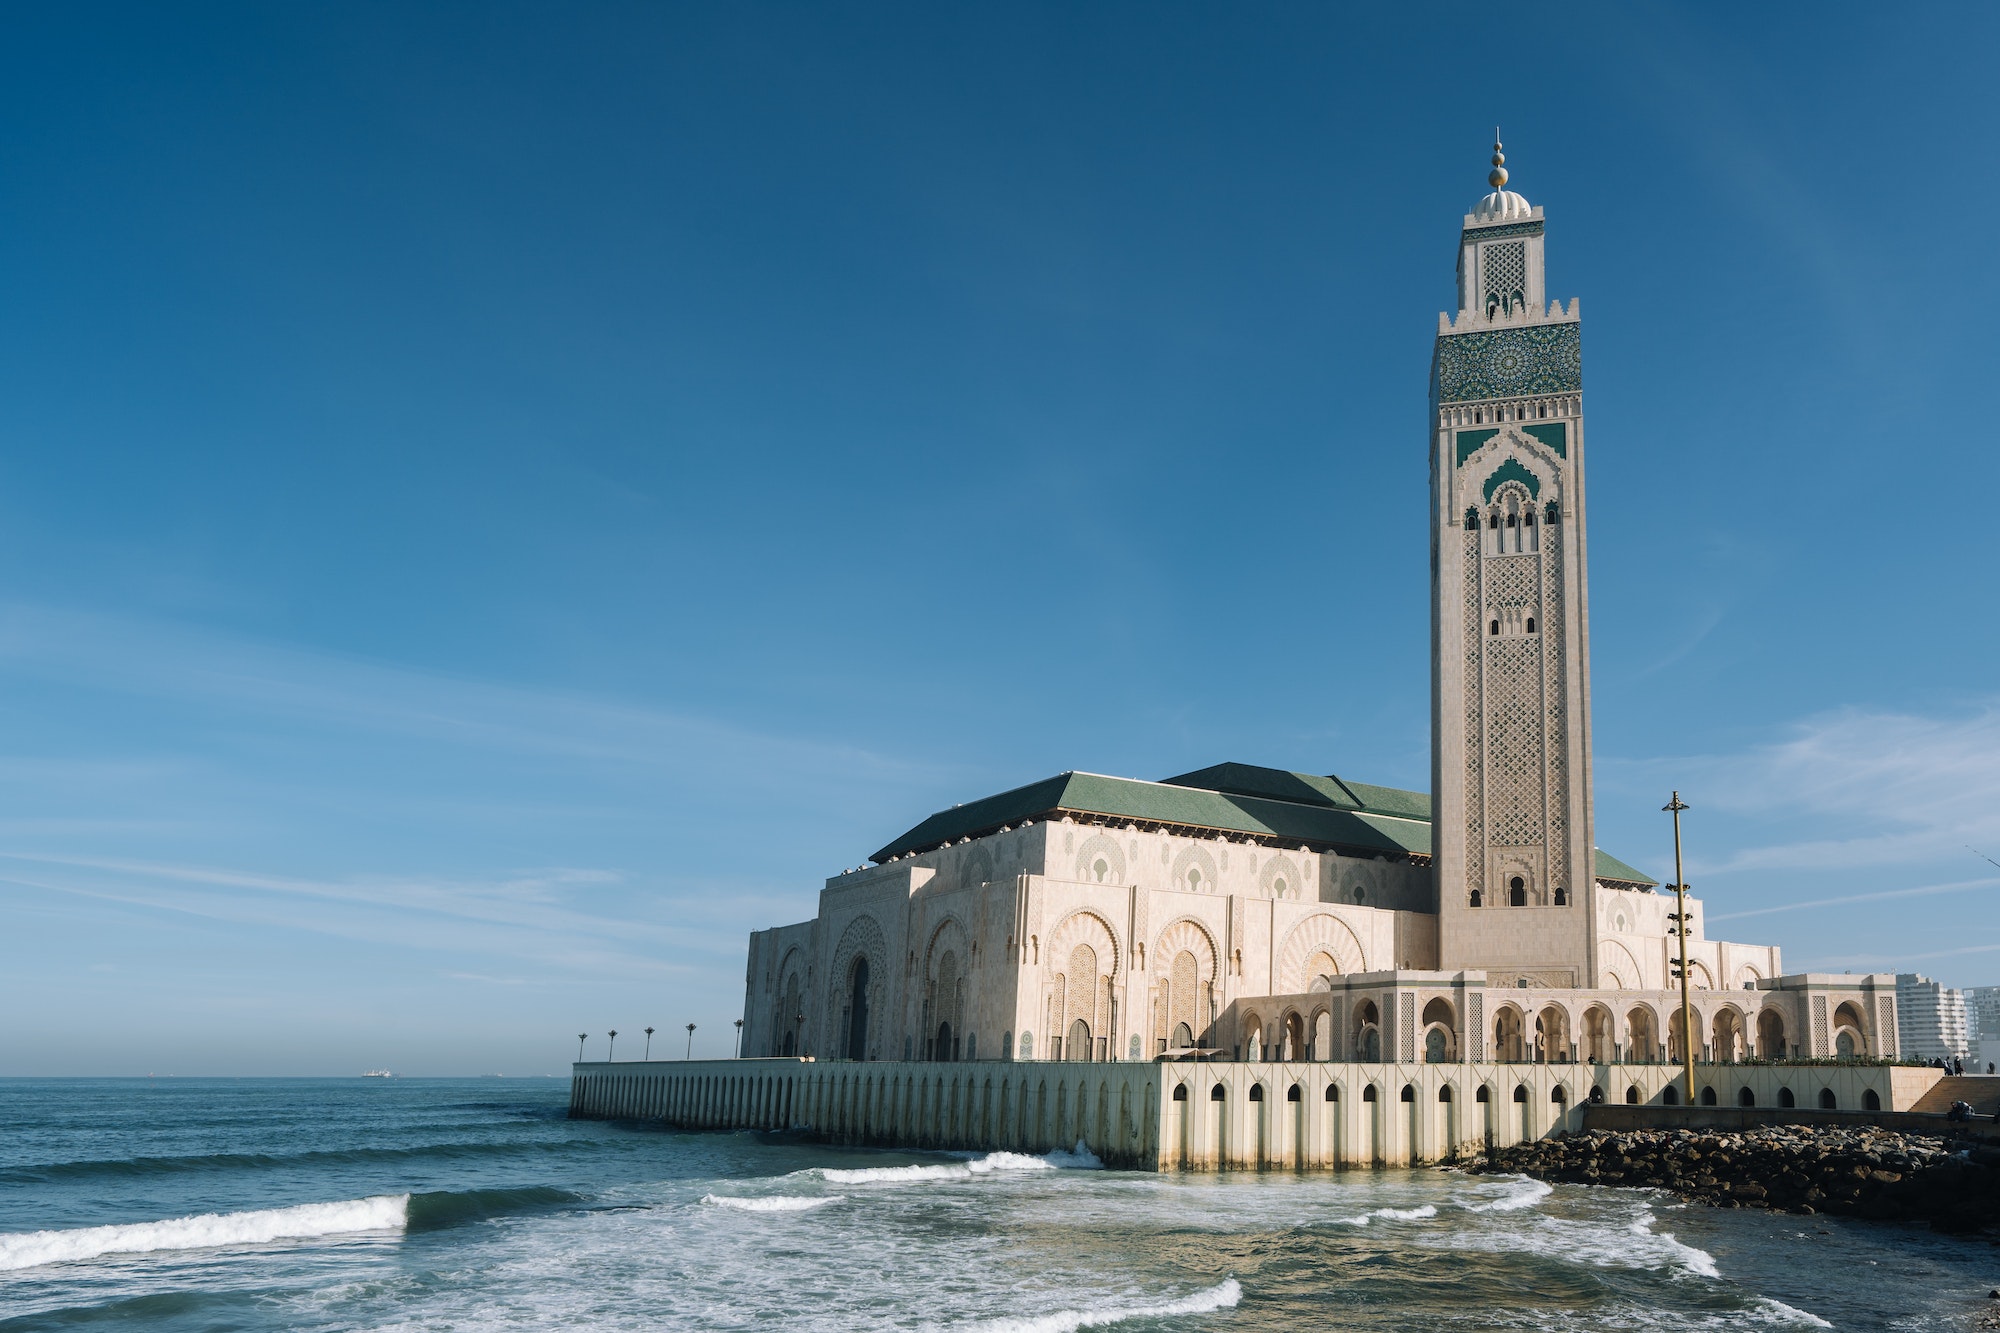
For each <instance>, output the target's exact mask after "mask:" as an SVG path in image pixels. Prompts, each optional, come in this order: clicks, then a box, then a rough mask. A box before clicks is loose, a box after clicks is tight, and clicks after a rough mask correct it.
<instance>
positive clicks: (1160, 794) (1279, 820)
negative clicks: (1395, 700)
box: [871, 773, 1409, 862]
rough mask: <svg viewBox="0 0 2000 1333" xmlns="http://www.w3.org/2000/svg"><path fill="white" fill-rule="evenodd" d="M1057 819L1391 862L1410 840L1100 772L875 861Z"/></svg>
mask: <svg viewBox="0 0 2000 1333" xmlns="http://www.w3.org/2000/svg"><path fill="white" fill-rule="evenodd" d="M1057 814H1072V815H1077V816H1079V817H1087V816H1091V815H1101V816H1103V817H1105V818H1107V819H1130V820H1135V821H1136V820H1144V821H1147V822H1149V823H1157V824H1180V825H1183V826H1186V827H1191V828H1208V829H1215V830H1217V831H1219V832H1224V833H1254V834H1261V835H1264V836H1267V837H1275V838H1283V839H1286V840H1287V841H1291V840H1293V839H1296V840H1298V841H1299V842H1304V843H1318V844H1320V845H1321V846H1326V847H1345V848H1350V849H1352V850H1355V851H1361V852H1370V853H1373V852H1380V853H1383V854H1385V855H1390V856H1394V855H1396V854H1398V853H1402V852H1407V851H1408V850H1409V848H1408V846H1407V843H1406V840H1404V839H1398V838H1395V837H1391V836H1390V835H1388V834H1387V833H1385V832H1383V831H1382V829H1381V828H1379V827H1378V826H1377V823H1376V821H1373V820H1369V819H1367V818H1365V817H1363V816H1362V815H1359V814H1357V813H1355V812H1354V811H1353V810H1351V809H1348V810H1342V809H1336V808H1334V807H1333V806H1331V805H1325V804H1317V803H1315V804H1310V805H1308V804H1305V803H1303V802H1298V801H1277V800H1268V799H1265V798H1263V797H1257V796H1243V795H1237V794H1235V793H1231V792H1221V791H1212V790H1208V789H1206V788H1201V787H1185V786H1180V785H1178V784H1174V783H1167V782H1139V781H1136V780H1134V779H1132V778H1109V777H1104V776H1101V775H1100V774H1096V773H1061V774H1058V775H1057V776H1055V777H1052V778H1047V779H1044V780H1043V781H1041V782H1033V783H1030V784H1028V785H1027V786H1025V787H1016V788H1015V789H1014V790H1012V791H1006V792H1001V793H1000V794H999V795H998V796H989V797H987V798H986V799H984V800H981V801H973V802H972V803H970V804H969V805H957V806H953V807H952V808H951V809H949V810H940V811H938V813H936V814H934V815H932V816H931V817H930V818H929V819H926V820H925V821H924V822H923V823H921V824H919V825H917V826H916V827H915V828H913V829H911V830H910V831H909V832H908V833H905V834H904V835H903V836H902V837H900V838H898V839H896V840H895V841H894V842H892V843H890V844H889V845H888V846H887V847H884V848H883V849H882V850H881V851H879V852H877V853H875V855H874V856H873V857H872V858H871V859H872V860H875V861H878V862H879V861H886V860H888V859H889V858H890V857H893V856H900V855H902V854H903V853H904V852H911V851H917V850H919V849H922V848H926V847H935V846H937V845H938V844H940V843H945V842H956V841H957V840H958V839H960V838H963V837H975V836H978V835H980V834H984V833H988V832H991V831H992V830H994V829H997V828H999V827H1000V826H1001V825H1002V824H1018V823H1020V822H1021V821H1022V820H1025V819H1033V818H1037V817H1042V816H1049V815H1057Z"/></svg>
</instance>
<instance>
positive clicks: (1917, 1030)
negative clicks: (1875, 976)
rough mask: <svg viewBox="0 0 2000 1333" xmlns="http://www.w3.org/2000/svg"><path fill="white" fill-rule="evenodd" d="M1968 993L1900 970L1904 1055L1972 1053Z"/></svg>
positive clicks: (1899, 1006) (1898, 988)
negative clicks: (1968, 1021) (1967, 1018)
mask: <svg viewBox="0 0 2000 1333" xmlns="http://www.w3.org/2000/svg"><path fill="white" fill-rule="evenodd" d="M1965 999H1966V995H1965V992H1964V991H1962V990H1954V989H1952V988H1951V987H1950V986H1946V985H1943V984H1941V983H1939V982H1935V981H1932V980H1931V979H1930V978H1929V977H1925V976H1919V975H1918V974H1917V973H1915V972H1899V973H1897V974H1896V1036H1897V1040H1898V1042H1899V1044H1900V1045H1901V1046H1902V1048H1903V1054H1904V1055H1914V1056H1916V1057H1917V1058H1918V1059H1919V1060H1931V1059H1935V1058H1937V1057H1938V1056H1947V1057H1949V1056H1957V1057H1959V1058H1961V1059H1963V1058H1965V1057H1966V1056H1968V1055H1970V1054H1971V1048H1970V1043H1969V1042H1968V1041H1967V1036H1968V1033H1967V1030H1966V1003H1965Z"/></svg>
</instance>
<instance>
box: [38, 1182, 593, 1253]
mask: <svg viewBox="0 0 2000 1333" xmlns="http://www.w3.org/2000/svg"><path fill="white" fill-rule="evenodd" d="M579 1201H580V1200H579V1197H578V1196H577V1195H574V1194H571V1193H570V1192H569V1191H567V1190H559V1189H551V1188H549V1187H548V1186H545V1185H530V1186H527V1187H525V1188H522V1189H491V1190H438V1191H435V1192H432V1193H428V1194H376V1195H371V1196H369V1197H368V1198H365V1199H344V1200H342V1201H340V1202H339V1203H302V1204H296V1205H294V1206H292V1207H290V1208H258V1209H254V1210H252V1211H249V1212H242V1213H201V1214H199V1215H197V1216H194V1217H170V1218H167V1219H166V1220H165V1221H160V1222H126V1223H121V1224H119V1225H116V1226H103V1227H70V1228H67V1229H61V1230H55V1231H14V1232H6V1233H0V1272H5V1271H8V1270H12V1269H20V1268H39V1267H40V1266H42V1265H43V1264H62V1263H74V1262H76V1261H78V1260H81V1259H95V1258H98V1257H100V1256H102V1255H107V1254H150V1253H152V1252H153V1251H155V1250H200V1249H214V1248H217V1247H220V1246H225V1245H262V1244H265V1243H267V1242H269V1241H274V1240H314V1239H317V1238H318V1237H321V1236H340V1235H346V1234H349V1233H352V1232H361V1231H405V1230H407V1231H441V1230H443V1229H445V1228H446V1227H455V1226H461V1225H463V1224H465V1223H467V1222H478V1221H483V1220H484V1219H486V1218H489V1217H500V1216H503V1215H505V1214H508V1213H522V1212H533V1211H536V1210H539V1209H544V1208H558V1207H561V1206H563V1205H564V1204H571V1203H577V1202H579Z"/></svg>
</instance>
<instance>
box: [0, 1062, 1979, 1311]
mask: <svg viewBox="0 0 2000 1333" xmlns="http://www.w3.org/2000/svg"><path fill="white" fill-rule="evenodd" d="M568 1095H569V1090H568V1084H567V1082H566V1081H563V1080H557V1079H519V1080H516V1079H504V1080H503V1079H389V1080H379V1079H378V1080H364V1079H323V1080H321V1079H164V1078H163V1079H157V1080H147V1079H104V1080H79V1079H49V1080H33V1079H13V1080H0V1333H26V1330H39V1329H64V1330H76V1329H90V1328H94V1327H100V1326H102V1327H116V1328H120V1329H138V1330H168V1331H174V1330H190V1331H192V1330H245V1331H256V1330H287V1331H288V1333H290V1331H293V1330H362V1329H366V1330H405V1329H407V1330H418V1329H422V1330H456V1331H460V1333H471V1331H473V1330H496V1331H498V1330H530V1329H564V1330H574V1329H591V1330H623V1329H635V1330H636V1329H646V1330H678V1329H737V1328H752V1327H756V1328H771V1327H783V1328H787V1329H801V1330H817V1329H876V1328H894V1329H924V1330H928V1329H937V1330H947V1329H948V1330H987V1331H998V1330H1019V1331H1020V1333H1064V1331H1065V1330H1071V1329H1083V1328H1117V1329H1120V1330H1128V1331H1129V1333H1143V1331H1145V1330H1166V1329H1172V1330H1177V1331H1180V1330H1185V1331H1187V1333H1194V1331H1196V1330H1206V1329H1230V1330H1249V1329H1304V1328H1312V1329H1321V1330H1391V1329H1394V1330H1435V1329H1450V1330H1459V1329H1465V1330H1471V1329H1562V1330H1598V1329H1603V1330H1654V1329H1661V1330H1674V1329H1718V1330H1721V1329H1812V1328H1839V1329H1857V1330H1859V1329H1898V1330H1921V1329H1940V1330H1942V1329H1960V1328H1964V1327H1966V1326H1967V1319H1968V1314H1969V1312H1971V1311H1973V1310H1975V1309H1980V1308H1994V1307H2000V1302H1989V1301H1987V1300H1986V1299H1985V1294H1986V1292H1987V1290H1988V1289H1989V1288H1990V1287H1992V1286H1993V1285H1994V1282H1995V1280H1996V1279H2000V1249H1996V1248H1995V1247H1993V1246H1992V1245H1990V1244H1988V1243H1985V1242H1981V1241H1967V1240H1963V1239H1953V1238H1948V1237H1939V1236H1933V1235H1931V1234H1930V1233H1928V1232H1925V1231H1920V1230H1915V1229H1911V1228H1906V1227H1898V1226H1884V1225H1874V1224H1865V1223H1858V1222H1847V1221H1839V1220H1835V1219H1830V1218H1824V1217H1792V1216H1774V1215H1770V1214H1766V1213H1760V1212H1750V1211H1719V1210H1711V1209H1701V1208H1690V1207H1684V1206H1681V1205H1679V1204H1678V1203H1676V1201H1674V1200H1673V1199H1671V1198H1670V1197H1667V1196H1665V1195H1662V1194H1659V1193H1656V1192H1651V1191H1645V1190H1610V1189H1588V1188H1583V1187H1572V1186H1556V1187H1554V1188H1551V1187H1549V1186H1546V1185H1543V1184H1540V1183H1538V1182H1534V1181H1529V1180H1524V1179H1520V1178H1511V1177H1509V1178H1495V1177H1477V1176H1464V1175H1460V1174H1457V1173H1453V1172H1447V1171H1384V1172H1350V1173H1345V1174H1341V1175H1335V1176H1295V1175H1285V1174H1268V1175H1250V1174H1233V1175H1223V1176H1179V1175H1155V1174H1149V1173H1139V1172H1120V1171H1106V1170H1103V1169H1102V1168H1101V1167H1099V1166H1098V1164H1097V1163H1096V1162H1095V1160H1094V1159H1092V1158H1091V1157H1090V1156H1089V1155H1088V1154H1087V1153H1083V1154H1078V1153H1057V1154H1051V1155H1049V1156H1047V1157H1026V1156H1019V1155H1014V1154H1006V1153H994V1154H934V1153H909V1152H871V1151H861V1150H853V1149H841V1148H829V1147H824V1146H819V1145H814V1144H809V1143H801V1142H797V1141H794V1140H791V1139H789V1138H786V1137H784V1136H779V1135H761V1134H751V1133H742V1134H683V1133H677V1132H674V1131H671V1130H666V1129H662V1128H659V1127H657V1126H645V1125H618V1124H604V1123H599V1122H592V1121H571V1120H568V1119H567V1118H565V1109H566V1106H567V1101H568Z"/></svg>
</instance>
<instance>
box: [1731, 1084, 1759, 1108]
mask: <svg viewBox="0 0 2000 1333" xmlns="http://www.w3.org/2000/svg"><path fill="white" fill-rule="evenodd" d="M1736 1104H1737V1105H1738V1106H1755V1105H1756V1104H1757V1094H1756V1093H1754V1092H1752V1091H1750V1089H1748V1088H1744V1089H1742V1090H1741V1091H1739V1092H1738V1093H1737V1094H1736Z"/></svg>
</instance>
